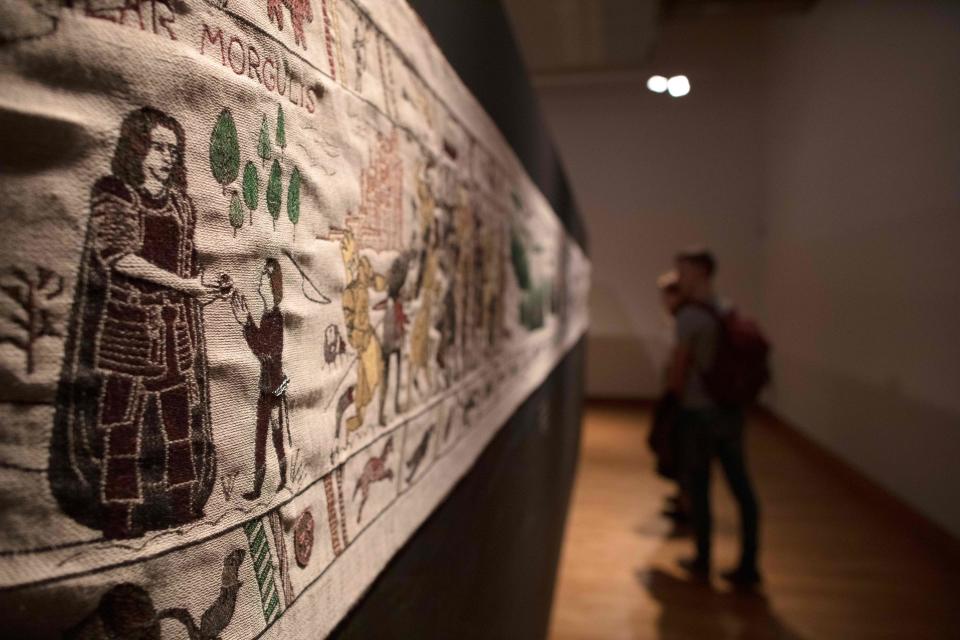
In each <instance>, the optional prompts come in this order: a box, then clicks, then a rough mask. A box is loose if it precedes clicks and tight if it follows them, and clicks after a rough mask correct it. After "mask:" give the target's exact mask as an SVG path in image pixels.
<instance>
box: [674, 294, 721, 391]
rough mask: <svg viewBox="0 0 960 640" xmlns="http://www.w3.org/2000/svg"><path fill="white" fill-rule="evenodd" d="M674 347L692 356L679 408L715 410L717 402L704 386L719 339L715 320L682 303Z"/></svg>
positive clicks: (677, 319) (678, 313) (701, 310)
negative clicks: (705, 375) (705, 374)
mask: <svg viewBox="0 0 960 640" xmlns="http://www.w3.org/2000/svg"><path fill="white" fill-rule="evenodd" d="M676 327H677V336H676V337H677V345H679V346H684V347H687V348H688V349H689V351H690V354H691V362H690V368H689V369H688V370H687V379H686V381H685V383H684V389H683V394H682V395H681V397H680V405H681V406H682V407H684V408H687V409H705V408H710V407H715V406H716V403H715V402H714V401H713V399H712V398H711V397H710V394H709V393H707V390H706V388H705V387H704V384H703V373H704V372H705V371H707V370H709V369H710V367H711V366H713V360H714V358H715V357H716V354H717V342H718V340H719V337H720V325H719V324H718V321H717V318H716V317H715V316H714V315H713V314H712V313H710V312H709V311H707V310H706V309H704V308H703V307H701V306H699V305H696V304H685V305H683V306H682V307H681V308H680V310H679V311H678V312H677V316H676Z"/></svg>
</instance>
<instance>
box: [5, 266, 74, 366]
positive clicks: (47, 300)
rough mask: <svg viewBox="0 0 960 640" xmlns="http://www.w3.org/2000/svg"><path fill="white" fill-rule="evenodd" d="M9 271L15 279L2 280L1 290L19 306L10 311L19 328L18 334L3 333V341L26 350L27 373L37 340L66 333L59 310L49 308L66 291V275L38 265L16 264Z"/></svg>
mask: <svg viewBox="0 0 960 640" xmlns="http://www.w3.org/2000/svg"><path fill="white" fill-rule="evenodd" d="M10 273H11V277H12V280H9V281H7V282H3V283H0V290H2V291H3V292H4V293H5V294H6V295H7V297H9V298H10V299H11V300H13V302H15V303H16V304H17V306H19V307H20V308H19V309H13V310H12V311H11V312H10V313H9V315H8V318H9V320H10V321H11V322H12V323H13V324H14V325H15V326H16V327H18V329H19V331H18V332H17V334H15V335H0V343H4V342H5V343H8V344H12V345H14V346H15V347H17V348H18V349H20V350H21V351H23V353H24V355H25V356H26V359H27V373H33V371H34V368H35V361H34V354H33V348H34V345H35V344H36V342H37V340H39V339H40V338H43V337H44V336H50V337H56V338H60V337H62V335H63V334H62V333H61V332H60V329H58V328H57V327H56V324H57V322H58V321H59V317H58V314H57V313H56V312H55V311H54V309H52V308H50V304H51V302H52V301H53V300H55V299H56V298H58V297H60V295H61V294H62V293H63V276H61V275H58V274H57V273H55V272H53V271H51V270H50V269H47V268H46V267H37V268H36V269H35V270H34V272H33V273H28V272H27V271H24V270H23V269H21V268H19V267H13V268H12V269H11V270H10Z"/></svg>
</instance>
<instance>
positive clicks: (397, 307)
mask: <svg viewBox="0 0 960 640" xmlns="http://www.w3.org/2000/svg"><path fill="white" fill-rule="evenodd" d="M409 266H410V259H409V256H407V255H402V256H400V257H398V258H397V259H396V260H394V262H393V264H392V265H390V271H389V272H388V274H387V298H386V300H384V301H383V302H382V303H380V304H379V305H377V308H378V309H380V308H382V309H383V311H384V314H383V344H382V347H383V382H382V383H381V386H380V424H382V425H385V424H387V417H386V413H385V408H386V404H387V388H388V387H389V386H390V362H391V360H393V357H394V356H396V359H397V386H396V387H394V394H393V410H394V412H395V413H397V414H399V413H400V382H401V374H402V371H403V342H404V338H405V337H406V334H407V323H408V320H407V313H406V310H405V309H404V302H403V296H402V292H403V284H404V282H406V279H407V269H408V268H409Z"/></svg>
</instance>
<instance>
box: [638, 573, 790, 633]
mask: <svg viewBox="0 0 960 640" xmlns="http://www.w3.org/2000/svg"><path fill="white" fill-rule="evenodd" d="M637 579H638V580H639V581H640V583H641V584H642V585H643V586H644V587H645V588H646V589H647V591H649V592H650V595H651V596H652V597H653V598H654V599H655V600H656V601H657V602H659V603H660V606H661V610H660V616H659V618H658V619H657V632H658V636H657V637H658V638H659V640H687V639H690V638H711V639H714V638H715V639H717V640H728V639H729V640H774V639H775V640H803V638H802V637H801V636H799V635H797V633H795V632H794V631H792V630H790V629H789V628H788V627H787V626H786V625H784V623H783V622H781V621H780V620H779V619H778V618H777V615H776V613H775V612H774V611H773V610H771V608H770V602H769V600H768V599H767V597H766V596H765V595H763V594H762V593H760V592H720V591H716V590H714V589H713V588H712V587H711V586H709V585H706V584H702V583H697V582H691V581H688V580H684V579H681V578H678V577H676V576H673V575H670V574H669V573H667V572H665V571H662V570H660V569H654V570H652V571H643V570H638V571H637Z"/></svg>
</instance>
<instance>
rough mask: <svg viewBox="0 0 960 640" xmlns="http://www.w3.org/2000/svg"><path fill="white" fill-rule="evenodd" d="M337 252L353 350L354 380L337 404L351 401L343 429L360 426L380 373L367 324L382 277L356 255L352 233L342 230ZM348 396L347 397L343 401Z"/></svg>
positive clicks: (376, 344) (378, 354)
mask: <svg viewBox="0 0 960 640" xmlns="http://www.w3.org/2000/svg"><path fill="white" fill-rule="evenodd" d="M340 253H341V255H342V257H343V264H344V267H345V269H346V273H347V279H348V281H347V286H346V288H345V289H344V291H343V296H342V298H341V300H342V303H343V317H344V321H345V323H346V328H347V342H349V343H350V346H351V347H353V349H354V350H355V351H356V353H357V382H356V385H352V386H351V387H349V388H348V389H347V390H346V391H345V392H344V394H343V395H342V396H341V398H340V401H339V406H343V409H344V410H345V408H346V407H345V406H344V405H345V403H346V406H349V404H348V403H349V402H351V401H352V403H353V405H354V411H355V413H354V415H352V416H350V417H349V418H347V431H348V432H350V431H355V430H357V429H359V428H360V427H362V426H363V418H364V414H365V413H366V409H367V406H368V405H369V404H370V403H371V402H372V401H373V398H374V392H375V391H376V389H377V386H378V385H379V384H380V382H381V380H380V377H381V375H382V373H383V353H382V351H381V349H380V340H379V339H378V338H377V334H376V333H375V332H374V328H373V325H372V324H371V323H370V291H369V290H370V289H373V290H374V291H383V290H384V289H386V279H385V278H384V277H383V276H382V275H380V274H379V273H375V272H374V270H373V266H372V265H371V264H370V260H369V259H368V258H367V257H365V256H361V255H360V249H359V247H358V246H357V242H356V240H355V239H354V237H353V232H351V231H349V230H346V231H344V232H343V237H342V239H341V240H340ZM345 398H349V400H344V399H345ZM340 415H342V411H340V412H339V414H338V416H337V433H338V434H339V431H340Z"/></svg>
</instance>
